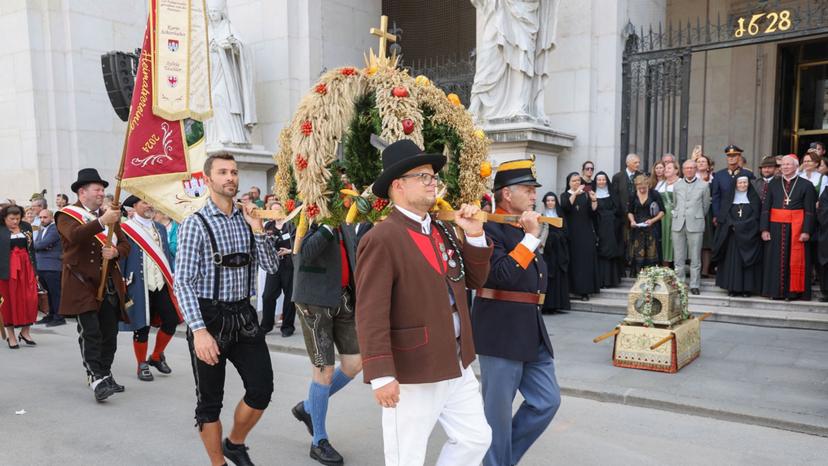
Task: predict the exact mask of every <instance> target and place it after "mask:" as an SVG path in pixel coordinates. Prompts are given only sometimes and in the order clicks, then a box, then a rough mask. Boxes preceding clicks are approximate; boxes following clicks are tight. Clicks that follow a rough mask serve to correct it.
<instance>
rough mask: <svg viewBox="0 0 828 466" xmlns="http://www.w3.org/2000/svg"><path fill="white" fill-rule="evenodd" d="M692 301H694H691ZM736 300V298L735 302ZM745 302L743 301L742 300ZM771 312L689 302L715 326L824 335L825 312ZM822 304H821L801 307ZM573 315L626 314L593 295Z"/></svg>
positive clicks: (780, 304) (622, 303) (783, 306)
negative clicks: (714, 323) (812, 332)
mask: <svg viewBox="0 0 828 466" xmlns="http://www.w3.org/2000/svg"><path fill="white" fill-rule="evenodd" d="M694 298H695V297H694ZM735 299H738V298H735ZM742 299H745V298H742ZM770 302H772V303H774V305H775V306H776V307H775V308H773V309H766V308H746V307H739V306H717V305H710V304H705V303H699V302H695V301H693V300H691V302H690V304H689V307H690V312H691V313H693V314H695V315H700V314H704V313H705V312H710V313H712V314H713V315H712V316H711V317H710V318H709V319H708V320H712V321H715V322H727V323H732V324H745V325H757V326H762V327H782V328H798V329H807V330H826V331H828V312H824V313H823V312H812V311H809V310H806V309H807V307H805V306H792V304H796V302H784V301H770ZM805 304H822V303H805ZM572 310H573V311H583V312H600V313H604V314H619V315H626V314H627V301H626V299H624V300H621V299H619V298H607V297H604V296H603V293H602V295H597V296H595V297H593V298H590V300H589V301H578V300H574V299H573V301H572Z"/></svg>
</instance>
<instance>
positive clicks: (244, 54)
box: [204, 0, 256, 146]
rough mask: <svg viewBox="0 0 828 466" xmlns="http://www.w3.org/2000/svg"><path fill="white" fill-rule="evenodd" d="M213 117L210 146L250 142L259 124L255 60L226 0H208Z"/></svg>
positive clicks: (208, 135)
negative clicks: (254, 69)
mask: <svg viewBox="0 0 828 466" xmlns="http://www.w3.org/2000/svg"><path fill="white" fill-rule="evenodd" d="M207 17H208V18H209V25H208V38H209V40H210V81H211V82H210V85H211V95H212V98H213V118H210V119H208V120H207V121H205V122H204V137H205V138H206V140H207V145H208V146H210V145H217V144H220V145H223V146H224V145H238V146H245V145H250V131H251V130H252V129H253V127H254V126H255V125H256V98H255V95H254V91H253V62H252V57H253V55H252V53H251V52H250V49H249V48H248V47H247V46H246V45H245V44H244V43H243V42H242V41H241V39H240V38H239V35H238V33H237V32H236V30H235V29H233V26H232V25H231V24H230V19H229V18H228V16H227V1H226V0H207Z"/></svg>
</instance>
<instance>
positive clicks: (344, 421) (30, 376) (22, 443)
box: [0, 315, 828, 466]
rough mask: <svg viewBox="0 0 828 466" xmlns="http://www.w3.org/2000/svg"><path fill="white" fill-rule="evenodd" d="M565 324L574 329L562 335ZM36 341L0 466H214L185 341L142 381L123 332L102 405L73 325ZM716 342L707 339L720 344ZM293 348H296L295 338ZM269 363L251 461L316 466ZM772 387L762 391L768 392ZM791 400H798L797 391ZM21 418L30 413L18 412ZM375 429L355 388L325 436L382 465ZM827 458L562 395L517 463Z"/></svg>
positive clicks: (729, 425)
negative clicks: (268, 396) (162, 372)
mask: <svg viewBox="0 0 828 466" xmlns="http://www.w3.org/2000/svg"><path fill="white" fill-rule="evenodd" d="M589 317H590V318H594V317H595V316H593V315H590V316H589ZM554 319H555V321H554V324H555V325H554V333H555V341H556V343H557V345H558V347H559V348H560V349H559V354H558V356H559V358H561V360H564V359H566V358H574V356H573V352H574V351H575V350H574V349H570V350H567V349H564V346H566V345H565V344H564V343H565V341H568V340H566V338H565V337H564V334H570V333H577V332H575V330H571V329H574V327H575V322H576V321H579V320H580V319H578V318H577V316H571V317H570V316H562V318H559V317H557V316H556V317H555V318H554ZM567 321H568V322H570V325H564V322H567ZM582 325H585V326H586V327H588V328H587V329H585V330H581V332H583V333H584V334H585V335H586V334H589V335H592V333H594V332H593V331H592V329H591V327H592V326H593V325H594V326H596V327H601V325H602V323H600V322H595V323H593V324H591V325H586V324H585V323H584V322H582ZM601 328H603V327H601ZM33 333H34V337H35V338H36V339H37V341H38V342H39V346H38V347H36V348H22V349H20V350H18V351H14V352H12V351H10V350H8V349H5V348H2V347H0V374H2V376H0V394H2V396H0V426H2V427H0V432H2V439H3V454H2V456H0V458H2V459H0V464H9V465H11V464H15V465H46V464H61V465H67V466H71V465H112V464H119V465H199V464H206V456H204V454H203V452H202V449H201V445H200V442H199V440H198V437H197V434H196V432H195V429H194V428H193V421H192V409H193V403H194V399H195V395H194V393H193V382H192V375H191V372H190V367H189V360H188V355H187V350H186V344H185V342H184V340H183V339H182V338H176V339H174V340H173V342H172V343H171V346H170V348H169V349H168V352H167V356H168V361H169V363H170V365H171V366H172V368H173V371H174V372H173V374H172V375H171V376H159V377H157V378H156V380H155V381H154V382H151V383H146V382H139V381H138V380H137V379H135V377H134V359H133V356H132V349H131V336H130V335H129V334H126V333H122V334H121V336H120V338H119V351H118V354H117V356H116V365H115V367H114V372H115V375H116V377H117V379H118V380H119V381H120V382H121V383H123V384H125V385H126V386H127V391H126V393H123V394H120V395H116V396H114V397H113V398H111V399H110V400H109V401H107V402H106V403H103V404H98V403H95V401H94V400H93V399H92V394H91V392H90V390H89V389H88V388H87V387H86V386H85V384H84V382H83V377H82V375H83V369H82V367H81V364H80V357H79V354H78V348H77V341H76V337H75V332H74V329H73V326H69V325H67V326H64V327H59V328H56V329H40V328H38V329H37V330H36V331H35V332H33ZM714 333H715V332H712V331H711V332H708V335H710V337H711V338H712V336H713V334H714ZM571 336H572V335H571ZM572 338H574V336H572ZM272 339H281V338H280V337H273V338H272ZM287 340H289V341H291V342H292V341H293V340H296V341H299V339H298V337H296V336H294V337H292V338H290V339H287ZM580 340H581V339H580V338H574V340H573V341H580ZM707 342H708V343H710V341H709V340H708V341H707ZM573 344H574V343H573ZM590 345H592V343H589V345H586V344H581V345H580V347H581V351H583V352H584V356H586V355H587V354H589V353H590V352H592V351H595V352H596V355H600V356H601V358H600V359H602V360H603V362H604V363H607V355H606V353H605V352H604V350H608V347H605V348H601V347H597V346H596V347H597V348H598V349H596V350H593V349H592V348H593V347H592V346H590ZM271 358H272V361H273V366H274V371H275V373H276V392H275V393H274V397H273V403H272V405H271V407H270V408H269V409H268V411H267V413H266V414H265V416H264V418H263V420H262V422H261V423H260V424H259V426H258V427H257V428H256V429H255V430H254V431H253V434H252V435H251V437H250V438H249V441H248V443H249V445H250V447H251V454H252V455H253V459H254V461H256V463H257V464H262V465H289V466H294V465H299V466H301V465H313V464H317V463H315V462H313V461H312V460H310V459H309V458H308V457H307V451H308V445H309V437H308V435H307V432H306V431H305V429H304V427H303V426H302V425H301V424H299V423H298V422H296V421H295V420H294V419H293V418H292V417H291V415H290V413H289V409H290V407H291V406H292V405H293V404H295V403H296V402H297V401H298V400H299V399H301V398H302V397H303V395H304V394H305V393H306V390H307V384H308V381H309V377H310V375H309V374H310V371H309V368H308V363H307V360H306V358H305V357H303V356H298V355H292V354H285V353H280V352H272V353H271ZM701 362H703V361H701ZM579 364H582V363H579V362H576V361H574V360H572V361H571V362H567V363H566V364H564V365H562V366H561V369H562V372H564V373H565V374H566V375H565V376H564V377H566V378H567V379H570V378H571V377H572V376H573V375H574V374H575V372H574V371H573V370H572V369H571V367H573V366H576V365H579ZM694 364H696V363H694ZM702 365H703V364H699V367H701V366H702ZM688 373H689V372H688ZM228 374H229V375H228V384H227V390H226V397H225V399H226V400H227V405H228V406H233V405H234V404H235V402H236V401H237V400H238V399H239V398H240V397H241V393H242V389H241V384H240V381H239V379H238V377H237V375H236V374H235V371H234V370H232V369H229V370H228ZM633 374H636V375H639V376H640V377H645V378H647V377H648V375H646V374H648V373H646V372H638V371H622V370H620V369H618V372H617V373H616V374H615V376H616V377H620V376H622V375H623V376H625V377H631V379H630V380H631V381H632V382H635V381H636V380H639V382H638V383H639V384H640V380H641V379H639V378H638V377H635V376H634V375H633ZM664 377H665V378H666V377H670V376H664ZM610 379H611V380H613V378H612V377H610ZM562 380H563V379H562ZM623 380H624V379H623V377H622V378H621V379H619V380H613V383H620V382H622V381H623ZM686 383H687V384H688V385H689V384H690V383H691V381H687V382H686ZM699 384H702V383H701V382H699ZM725 388H728V387H725ZM753 389H754V390H760V389H759V388H756V387H754V388H753ZM766 389H767V386H764V388H762V389H761V390H766ZM780 390H781V391H784V389H783V388H780ZM789 396H790V397H792V398H795V393H792V394H790V395H789ZM23 409H25V410H26V414H23V415H15V414H14V413H15V411H18V410H23ZM230 414H231V409H225V412H224V415H223V419H224V420H225V422H227V421H228V420H229V419H230V417H229V415H230ZM379 419H380V410H379V408H378V407H377V406H376V405H375V404H374V402H373V399H372V397H371V393H370V388H369V387H368V386H366V385H364V384H361V383H352V384H351V385H349V386H348V387H346V388H345V389H344V390H343V391H342V392H340V393H339V394H337V395H336V396H335V397H334V399H333V400H332V403H331V410H330V415H329V426H328V431H329V433H330V434H331V439H332V442H333V444H334V445H335V446H336V447H337V448H338V449H339V450H340V451H341V452H342V453H343V455H345V457H346V460H347V464H351V465H360V466H363V465H364V466H373V465H380V464H382V453H381V452H382V442H381V431H380V422H379ZM444 439H445V437H444V435H443V434H442V431H441V430H440V429H439V428H438V429H436V431H435V434H434V435H433V436H432V440H431V443H430V445H429V456H428V460H427V463H426V464H433V463H434V461H435V459H436V455H437V454H438V452H439V448H440V445H441V444H442V442H443V441H444ZM826 449H828V447H826V440H825V439H824V438H821V437H817V436H812V435H805V434H799V433H794V432H787V431H783V430H777V429H771V428H766V427H759V426H754V425H746V424H740V423H733V422H727V421H721V420H716V419H710V418H704V417H699V416H693V415H686V414H681V413H675V412H668V411H662V410H655V409H649V408H641V407H636V406H625V405H622V404H618V403H604V402H599V401H595V400H589V399H583V398H577V397H571V396H565V397H564V399H563V405H562V407H561V410H560V411H559V413H558V415H557V417H556V418H555V420H554V422H553V424H552V426H551V427H550V428H549V429H548V430H547V432H546V433H545V434H544V435H543V436H542V437H541V438H540V440H539V441H538V443H536V445H535V446H534V447H533V449H532V450H530V452H529V454H528V455H527V456H526V457H525V458H524V461H523V462H522V463H521V464H522V465H528V466H535V465H538V466H539V465H549V464H566V465H606V464H624V465H626V464H637V465H661V464H667V463H672V464H682V465H685V464H686V465H705V466H707V465H711V464H746V465H747V464H750V465H779V464H786V465H788V464H790V465H799V464H803V465H804V464H820V462H821V461H823V460H824V458H825V453H826Z"/></svg>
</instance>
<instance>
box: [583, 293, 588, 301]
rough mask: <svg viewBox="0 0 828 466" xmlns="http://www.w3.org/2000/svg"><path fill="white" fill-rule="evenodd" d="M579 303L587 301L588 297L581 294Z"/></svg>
mask: <svg viewBox="0 0 828 466" xmlns="http://www.w3.org/2000/svg"><path fill="white" fill-rule="evenodd" d="M581 301H589V295H588V294H582V295H581Z"/></svg>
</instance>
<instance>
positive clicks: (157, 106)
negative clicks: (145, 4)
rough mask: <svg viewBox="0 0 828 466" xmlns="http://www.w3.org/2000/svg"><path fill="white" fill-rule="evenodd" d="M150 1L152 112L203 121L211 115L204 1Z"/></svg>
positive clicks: (176, 118)
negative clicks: (151, 2) (151, 26)
mask: <svg viewBox="0 0 828 466" xmlns="http://www.w3.org/2000/svg"><path fill="white" fill-rule="evenodd" d="M153 3H154V5H155V6H154V8H153V9H152V12H151V14H152V15H153V16H154V18H153V22H154V24H153V34H152V36H151V37H150V40H152V41H153V43H152V50H153V52H154V58H155V64H156V66H155V67H154V69H153V73H152V76H153V87H154V88H155V93H154V94H153V101H152V109H153V113H155V114H156V115H158V116H160V117H163V118H166V119H168V120H181V119H184V118H193V119H196V120H199V121H204V119H206V118H209V117H210V116H212V106H211V103H210V71H209V53H210V52H209V50H208V48H207V23H206V21H207V18H206V15H205V6H204V0H154V2H153Z"/></svg>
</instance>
